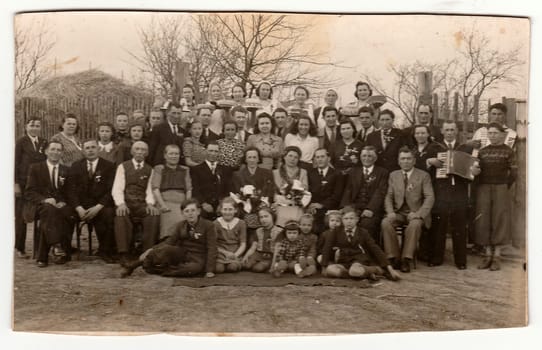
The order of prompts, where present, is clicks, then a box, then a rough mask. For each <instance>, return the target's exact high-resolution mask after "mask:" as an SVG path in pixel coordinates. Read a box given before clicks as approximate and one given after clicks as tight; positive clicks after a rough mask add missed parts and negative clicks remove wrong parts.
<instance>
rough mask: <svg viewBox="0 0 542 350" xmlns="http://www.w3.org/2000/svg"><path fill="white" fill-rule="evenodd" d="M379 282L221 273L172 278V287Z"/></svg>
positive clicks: (364, 285)
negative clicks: (207, 275) (210, 276)
mask: <svg viewBox="0 0 542 350" xmlns="http://www.w3.org/2000/svg"><path fill="white" fill-rule="evenodd" d="M380 283H381V282H378V281H377V282H369V281H368V280H366V279H364V280H352V279H334V278H326V277H322V276H321V275H315V276H311V277H305V278H299V277H296V276H295V275H293V274H287V273H285V274H283V275H282V276H280V277H277V278H276V277H273V276H271V275H270V274H268V273H254V272H248V271H242V272H237V273H223V274H218V275H215V277H213V278H205V277H187V278H174V279H173V286H183V287H191V288H203V287H211V286H251V287H279V286H285V285H288V284H292V285H297V286H331V287H351V288H371V287H376V286H378V285H379V284H380Z"/></svg>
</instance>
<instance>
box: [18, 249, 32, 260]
mask: <svg viewBox="0 0 542 350" xmlns="http://www.w3.org/2000/svg"><path fill="white" fill-rule="evenodd" d="M17 257H18V258H19V259H29V258H30V257H29V256H28V255H26V253H25V252H21V251H20V250H17Z"/></svg>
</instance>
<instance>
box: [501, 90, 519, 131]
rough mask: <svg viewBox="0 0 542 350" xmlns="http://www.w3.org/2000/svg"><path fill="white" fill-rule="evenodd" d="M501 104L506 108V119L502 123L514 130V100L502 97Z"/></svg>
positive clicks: (515, 113) (515, 112)
mask: <svg viewBox="0 0 542 350" xmlns="http://www.w3.org/2000/svg"><path fill="white" fill-rule="evenodd" d="M503 103H504V105H505V106H506V109H507V110H508V111H507V112H506V119H505V121H504V123H505V124H506V126H507V127H509V128H512V129H514V130H515V129H516V120H517V118H516V115H517V111H516V99H515V98H506V97H503Z"/></svg>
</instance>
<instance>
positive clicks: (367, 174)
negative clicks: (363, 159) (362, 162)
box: [363, 167, 369, 177]
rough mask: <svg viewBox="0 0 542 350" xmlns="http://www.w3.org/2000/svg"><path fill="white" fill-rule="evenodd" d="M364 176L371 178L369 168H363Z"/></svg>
mask: <svg viewBox="0 0 542 350" xmlns="http://www.w3.org/2000/svg"><path fill="white" fill-rule="evenodd" d="M363 176H364V177H368V176H369V168H366V167H363Z"/></svg>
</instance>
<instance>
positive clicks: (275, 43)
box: [195, 14, 336, 89]
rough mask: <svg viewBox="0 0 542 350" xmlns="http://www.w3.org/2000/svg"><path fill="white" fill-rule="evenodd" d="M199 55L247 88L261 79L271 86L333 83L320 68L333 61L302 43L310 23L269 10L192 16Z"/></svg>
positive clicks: (329, 64)
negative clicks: (265, 11) (201, 49)
mask: <svg viewBox="0 0 542 350" xmlns="http://www.w3.org/2000/svg"><path fill="white" fill-rule="evenodd" d="M195 22H196V24H197V27H198V29H199V30H198V32H199V34H200V40H201V42H202V47H203V49H204V54H205V55H207V58H208V60H209V61H210V62H214V63H215V64H216V65H217V67H216V68H217V70H218V71H220V72H221V73H222V75H223V76H224V78H225V79H227V80H228V81H230V82H232V83H233V82H236V83H242V84H245V86H248V87H249V88H250V89H254V88H255V86H256V84H257V83H258V82H259V81H262V80H269V81H272V82H273V83H274V85H275V86H291V85H295V84H304V85H307V86H315V87H322V86H325V85H326V84H334V83H336V81H333V80H332V79H330V78H329V76H327V77H324V76H323V74H325V72H323V70H325V68H329V67H332V66H336V64H335V63H331V62H325V61H322V59H321V58H322V57H323V54H322V53H320V52H317V50H313V49H312V48H307V47H306V42H305V41H306V38H307V34H308V33H310V28H311V26H310V24H299V23H296V22H295V21H294V20H293V19H292V18H291V16H286V15H268V14H239V15H221V14H213V15H200V16H196V17H195Z"/></svg>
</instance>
